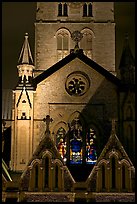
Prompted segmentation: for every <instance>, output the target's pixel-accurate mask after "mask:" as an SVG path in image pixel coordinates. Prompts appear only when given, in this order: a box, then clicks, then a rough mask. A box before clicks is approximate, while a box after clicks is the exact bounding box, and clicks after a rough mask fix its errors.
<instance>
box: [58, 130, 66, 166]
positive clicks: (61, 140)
mask: <svg viewBox="0 0 137 204" xmlns="http://www.w3.org/2000/svg"><path fill="white" fill-rule="evenodd" d="M65 134H66V131H65V130H64V128H63V127H60V128H59V129H58V131H57V135H56V145H57V149H58V151H59V153H60V155H61V157H62V159H63V160H64V162H66V137H65Z"/></svg>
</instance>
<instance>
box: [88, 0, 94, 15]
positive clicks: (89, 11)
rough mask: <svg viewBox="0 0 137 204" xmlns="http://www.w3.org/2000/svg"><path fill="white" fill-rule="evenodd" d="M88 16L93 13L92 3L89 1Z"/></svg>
mask: <svg viewBox="0 0 137 204" xmlns="http://www.w3.org/2000/svg"><path fill="white" fill-rule="evenodd" d="M88 16H93V14H92V4H91V3H90V4H89V5H88Z"/></svg>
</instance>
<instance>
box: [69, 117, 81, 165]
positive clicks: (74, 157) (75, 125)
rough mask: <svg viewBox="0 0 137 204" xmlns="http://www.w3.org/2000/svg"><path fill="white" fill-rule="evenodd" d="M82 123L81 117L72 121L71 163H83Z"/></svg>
mask: <svg viewBox="0 0 137 204" xmlns="http://www.w3.org/2000/svg"><path fill="white" fill-rule="evenodd" d="M82 142H83V139H82V125H81V123H80V120H79V119H77V118H76V119H75V120H74V121H72V126H71V132H70V164H81V163H82Z"/></svg>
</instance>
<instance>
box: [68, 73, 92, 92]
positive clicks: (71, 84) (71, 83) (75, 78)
mask: <svg viewBox="0 0 137 204" xmlns="http://www.w3.org/2000/svg"><path fill="white" fill-rule="evenodd" d="M88 88H89V78H88V76H87V75H86V74H85V73H82V72H73V73H72V74H70V75H69V76H68V77H67V80H66V90H67V92H68V93H69V94H70V95H74V96H81V95H83V94H85V93H86V92H87V90H88Z"/></svg>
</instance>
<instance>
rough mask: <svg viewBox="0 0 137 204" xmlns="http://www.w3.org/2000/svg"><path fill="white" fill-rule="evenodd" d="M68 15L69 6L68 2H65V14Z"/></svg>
mask: <svg viewBox="0 0 137 204" xmlns="http://www.w3.org/2000/svg"><path fill="white" fill-rule="evenodd" d="M67 15H68V6H67V4H66V3H65V4H64V16H67Z"/></svg>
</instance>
